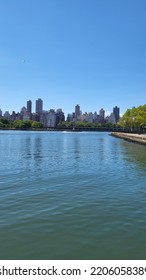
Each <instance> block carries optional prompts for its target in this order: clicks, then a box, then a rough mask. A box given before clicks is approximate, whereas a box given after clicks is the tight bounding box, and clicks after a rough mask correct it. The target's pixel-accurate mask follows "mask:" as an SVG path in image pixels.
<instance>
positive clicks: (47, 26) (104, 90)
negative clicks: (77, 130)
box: [0, 0, 146, 115]
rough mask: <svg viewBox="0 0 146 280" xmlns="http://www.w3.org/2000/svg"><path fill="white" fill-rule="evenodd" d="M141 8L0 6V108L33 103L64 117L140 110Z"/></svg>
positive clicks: (120, 4) (145, 22)
mask: <svg viewBox="0 0 146 280" xmlns="http://www.w3.org/2000/svg"><path fill="white" fill-rule="evenodd" d="M145 9H146V2H145V0H141V1H138V0H119V1H116V0H111V1H109V0H103V1H100V0H92V1H89V0H80V1H78V0H74V1H72V0H71V1H67V0H62V1H60V0H49V1H48V0H42V1H40V0H38V1H34V0H31V1H28V0H26V1H25V2H20V1H19V0H15V1H13V2H10V1H8V0H5V1H2V2H1V3H0V20H1V27H2V28H1V29H0V35H1V41H2V42H1V46H0V66H1V67H0V108H1V109H2V110H3V111H6V110H8V111H10V112H11V111H13V110H15V111H16V112H17V111H19V110H20V108H21V107H22V106H23V104H25V102H26V100H29V99H30V97H31V100H32V102H33V106H32V110H33V111H35V107H34V101H35V100H36V99H37V98H38V96H41V98H42V100H43V101H44V104H46V105H45V106H46V107H45V106H44V109H45V110H48V109H49V108H60V107H61V108H62V109H63V111H64V113H65V115H67V114H68V113H70V112H72V110H73V108H74V106H75V104H80V106H81V108H82V111H83V112H86V111H88V112H90V111H93V112H94V111H98V110H100V108H103V107H104V108H105V111H106V112H111V110H112V108H113V106H115V104H117V105H118V106H119V107H120V109H121V114H123V113H124V112H125V111H126V110H127V109H128V108H132V107H133V106H135V107H137V106H139V105H143V104H145V103H146V101H145V100H146V98H145V96H146V79H145V76H146V70H145V69H146V68H145V64H146V53H145V45H146V36H145V26H146V17H145Z"/></svg>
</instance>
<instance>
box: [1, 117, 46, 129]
mask: <svg viewBox="0 0 146 280" xmlns="http://www.w3.org/2000/svg"><path fill="white" fill-rule="evenodd" d="M42 127H43V125H42V124H41V123H40V122H37V121H29V120H25V121H23V120H15V121H9V120H7V119H5V118H0V128H13V129H29V128H42Z"/></svg>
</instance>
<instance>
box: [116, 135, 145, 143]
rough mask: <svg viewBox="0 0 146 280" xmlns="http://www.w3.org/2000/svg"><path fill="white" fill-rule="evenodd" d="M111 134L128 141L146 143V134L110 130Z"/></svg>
mask: <svg viewBox="0 0 146 280" xmlns="http://www.w3.org/2000/svg"><path fill="white" fill-rule="evenodd" d="M111 136H114V137H117V138H121V139H124V140H126V141H129V142H133V143H137V144H141V145H146V134H138V133H135V134H134V133H133V134H132V133H123V132H112V133H111Z"/></svg>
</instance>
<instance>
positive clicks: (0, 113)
mask: <svg viewBox="0 0 146 280" xmlns="http://www.w3.org/2000/svg"><path fill="white" fill-rule="evenodd" d="M0 117H2V110H1V109H0Z"/></svg>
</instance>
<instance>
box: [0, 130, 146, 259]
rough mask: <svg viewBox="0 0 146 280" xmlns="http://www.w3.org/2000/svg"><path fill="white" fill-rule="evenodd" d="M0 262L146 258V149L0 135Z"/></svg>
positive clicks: (65, 136) (72, 137)
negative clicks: (16, 260)
mask: <svg viewBox="0 0 146 280" xmlns="http://www.w3.org/2000/svg"><path fill="white" fill-rule="evenodd" d="M0 259H146V147H144V146H140V145H137V144H132V143H129V142H126V141H124V140H121V139H117V138H113V137H111V136H110V135H109V134H108V133H100V132H95V133H94V132H90V133H89V132H78V133H76V132H73V133H67V132H66V133H61V132H29V131H28V132H27V131H26V132H25V131H0Z"/></svg>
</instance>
